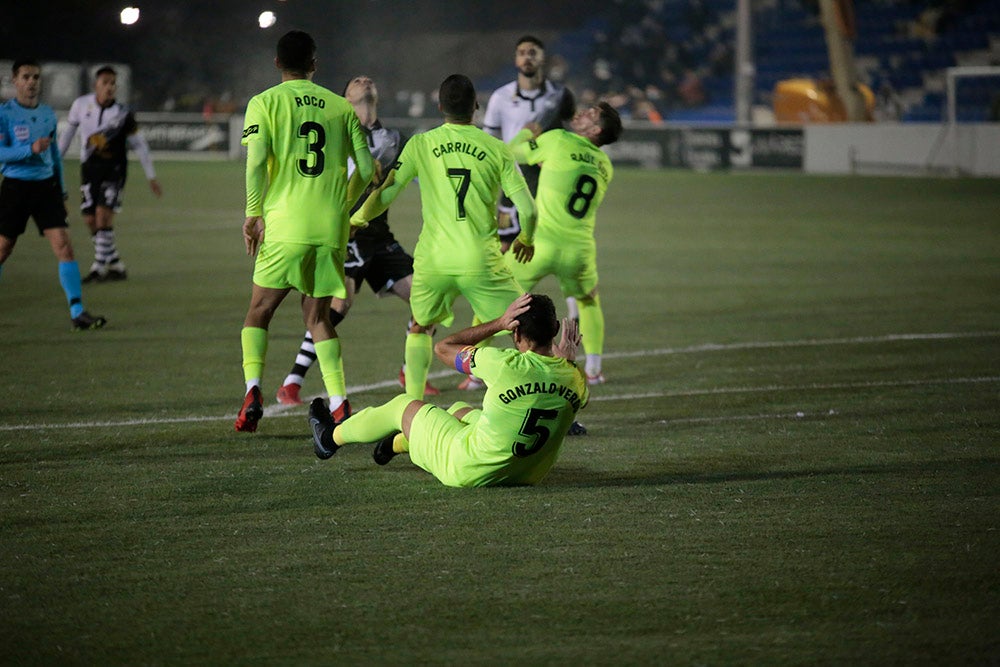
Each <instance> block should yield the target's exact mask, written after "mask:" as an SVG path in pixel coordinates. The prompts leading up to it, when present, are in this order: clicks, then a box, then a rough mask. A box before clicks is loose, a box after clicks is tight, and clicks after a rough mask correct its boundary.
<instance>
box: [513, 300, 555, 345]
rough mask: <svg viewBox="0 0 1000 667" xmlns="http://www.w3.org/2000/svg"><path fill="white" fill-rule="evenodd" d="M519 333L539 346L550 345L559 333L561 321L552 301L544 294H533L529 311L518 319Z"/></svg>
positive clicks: (529, 303)
mask: <svg viewBox="0 0 1000 667" xmlns="http://www.w3.org/2000/svg"><path fill="white" fill-rule="evenodd" d="M517 322H518V324H517V333H518V335H520V336H523V337H524V338H527V339H528V340H531V341H534V342H535V343H537V344H538V345H548V344H550V343H551V342H552V339H553V338H555V337H556V334H557V333H559V320H558V319H557V318H556V307H555V304H553V303H552V299H550V298H549V297H547V296H546V295H544V294H532V295H531V301H529V302H528V310H527V311H526V312H524V313H521V314H520V315H518V317H517Z"/></svg>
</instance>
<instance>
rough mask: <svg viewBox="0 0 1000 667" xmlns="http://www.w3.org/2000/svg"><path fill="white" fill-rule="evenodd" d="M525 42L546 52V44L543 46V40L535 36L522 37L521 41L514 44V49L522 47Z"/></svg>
mask: <svg viewBox="0 0 1000 667" xmlns="http://www.w3.org/2000/svg"><path fill="white" fill-rule="evenodd" d="M525 42H528V43H529V44H534V45H535V46H537V47H538V48H540V49H541V50H542V51H544V50H545V44H543V43H542V40H540V39H538V38H537V37H535V36H534V35H522V36H521V38H520V39H519V40H517V43H516V44H514V48H515V49H516V48H517V47H519V46H521V45H522V44H524V43H525Z"/></svg>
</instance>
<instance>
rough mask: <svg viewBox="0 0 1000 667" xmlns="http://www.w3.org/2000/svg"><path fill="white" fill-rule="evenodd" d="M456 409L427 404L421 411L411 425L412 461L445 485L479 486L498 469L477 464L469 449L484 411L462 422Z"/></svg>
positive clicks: (479, 411)
mask: <svg viewBox="0 0 1000 667" xmlns="http://www.w3.org/2000/svg"><path fill="white" fill-rule="evenodd" d="M463 405H464V404H463ZM456 406H457V404H456ZM456 406H452V409H451V410H447V411H445V410H444V409H442V408H439V407H437V406H436V405H431V404H429V403H428V404H427V405H425V406H423V407H422V408H420V411H419V412H417V414H416V415H415V416H414V417H413V423H412V424H411V425H410V438H409V440H410V461H411V462H413V463H414V464H415V465H417V466H420V467H421V468H423V469H424V470H426V471H427V472H429V473H430V474H432V475H434V476H435V477H436V478H437V479H438V481H440V482H441V483H442V484H444V485H445V486H464V487H469V486H480V485H481V484H482V483H483V481H484V479H487V478H488V473H490V472H492V471H493V468H494V467H495V466H491V465H489V464H486V463H484V462H481V461H478V460H477V459H476V457H474V456H473V455H472V452H471V450H470V447H469V439H468V436H469V435H470V433H471V429H472V426H473V424H475V422H476V421H478V420H479V417H480V416H481V415H482V411H481V410H473V411H472V412H470V413H469V414H467V415H466V416H465V417H463V421H459V420H458V419H456V418H455V417H454V416H452V413H453V412H454V411H455V408H456Z"/></svg>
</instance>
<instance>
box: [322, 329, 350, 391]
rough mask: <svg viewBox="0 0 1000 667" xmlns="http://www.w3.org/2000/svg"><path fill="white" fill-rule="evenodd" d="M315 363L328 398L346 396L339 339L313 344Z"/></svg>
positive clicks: (345, 382)
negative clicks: (317, 363) (316, 362)
mask: <svg viewBox="0 0 1000 667" xmlns="http://www.w3.org/2000/svg"><path fill="white" fill-rule="evenodd" d="M314 346H315V348H316V361H318V362H319V370H320V373H321V374H322V375H323V386H325V387H326V393H327V394H329V395H330V397H331V398H332V397H335V396H340V397H344V396H347V381H346V380H345V379H344V360H343V358H342V357H341V356H340V339H339V338H330V339H327V340H324V341H320V342H318V343H314Z"/></svg>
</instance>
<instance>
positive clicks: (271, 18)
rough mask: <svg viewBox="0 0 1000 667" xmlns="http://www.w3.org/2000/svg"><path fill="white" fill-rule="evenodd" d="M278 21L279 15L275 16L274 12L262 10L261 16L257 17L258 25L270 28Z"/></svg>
mask: <svg viewBox="0 0 1000 667" xmlns="http://www.w3.org/2000/svg"><path fill="white" fill-rule="evenodd" d="M277 22H278V17H277V16H275V14H274V12H261V13H260V16H258V17H257V25H259V26H260V27H261V28H270V27H271V26H272V25H274V24H275V23H277Z"/></svg>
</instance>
